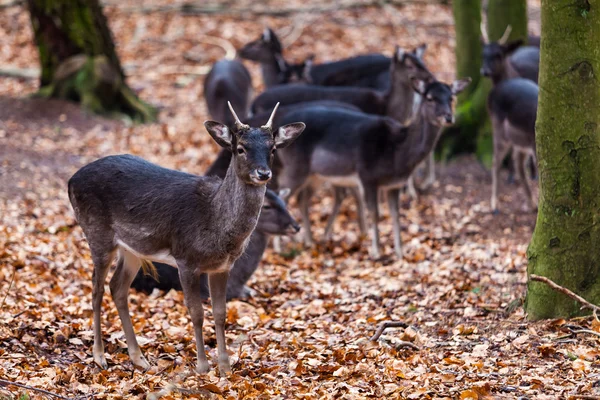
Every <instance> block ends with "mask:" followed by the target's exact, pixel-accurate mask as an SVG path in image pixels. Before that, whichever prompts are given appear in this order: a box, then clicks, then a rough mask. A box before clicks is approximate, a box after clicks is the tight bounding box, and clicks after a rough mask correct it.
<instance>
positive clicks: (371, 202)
mask: <svg viewBox="0 0 600 400" xmlns="http://www.w3.org/2000/svg"><path fill="white" fill-rule="evenodd" d="M363 190H364V192H363V193H364V197H365V203H366V205H367V210H368V211H369V216H370V217H371V231H372V237H371V257H372V258H374V259H378V258H380V257H381V252H380V246H379V227H378V226H377V222H378V221H379V204H378V189H377V187H376V186H369V187H364V189H363Z"/></svg>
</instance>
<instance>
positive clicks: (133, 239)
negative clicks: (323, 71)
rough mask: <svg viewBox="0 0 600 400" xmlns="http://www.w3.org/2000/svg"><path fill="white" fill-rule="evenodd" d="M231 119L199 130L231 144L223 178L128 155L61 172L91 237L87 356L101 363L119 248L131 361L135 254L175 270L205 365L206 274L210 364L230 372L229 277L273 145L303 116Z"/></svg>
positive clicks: (116, 292)
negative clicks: (253, 123)
mask: <svg viewBox="0 0 600 400" xmlns="http://www.w3.org/2000/svg"><path fill="white" fill-rule="evenodd" d="M230 109H231V113H232V115H233V116H234V120H235V125H234V127H228V126H226V125H224V124H222V123H220V122H214V121H207V122H205V123H204V126H205V127H206V130H207V131H208V132H209V134H210V135H211V136H212V138H213V139H214V140H215V141H216V142H217V143H218V144H219V145H220V146H221V147H223V148H226V149H228V150H229V151H231V152H233V157H232V160H231V165H230V166H229V168H228V170H227V174H226V176H225V178H224V179H223V180H221V179H219V178H214V177H201V176H196V175H191V174H187V173H183V172H179V171H174V170H170V169H166V168H162V167H159V166H157V165H154V164H151V163H149V162H147V161H145V160H143V159H141V158H139V157H135V156H131V155H120V156H110V157H105V158H102V159H99V160H97V161H94V162H92V163H90V164H88V165H86V166H84V167H83V168H81V169H80V170H79V171H77V172H76V173H75V175H73V177H71V179H70V180H69V185H68V186H69V199H70V200H71V204H72V206H73V210H74V211H75V216H76V218H77V221H78V222H79V224H80V226H81V228H82V229H83V232H84V233H85V236H86V238H87V241H88V243H89V245H90V250H91V254H92V260H93V263H94V273H93V276H92V281H93V289H92V306H93V312H94V348H93V354H94V361H95V362H96V363H97V364H98V365H99V366H100V367H102V368H107V362H106V358H105V356H104V345H103V342H102V329H101V325H100V323H101V318H100V317H101V305H102V296H103V294H104V281H105V280H106V276H107V274H108V270H109V267H110V265H111V263H112V261H113V259H114V257H115V256H116V255H117V254H118V262H117V269H116V271H115V273H114V275H113V277H112V279H111V280H110V289H111V294H112V297H113V300H114V301H115V305H116V307H117V310H118V312H119V317H120V318H121V322H122V325H123V331H124V332H125V337H126V340H127V348H128V351H129V357H130V358H131V361H132V362H133V364H134V365H136V366H138V367H141V368H143V369H147V368H148V367H149V364H148V361H146V359H145V358H144V356H143V354H142V351H141V349H140V347H139V345H138V343H137V340H136V337H135V332H134V330H133V325H132V323H131V317H130V316H129V307H128V294H129V287H130V285H131V282H132V281H133V279H134V277H135V275H136V273H137V272H138V270H139V269H140V267H141V264H142V260H150V261H158V262H163V263H166V264H169V265H172V266H175V267H177V268H178V269H179V276H180V279H181V284H182V287H183V293H184V297H185V302H186V305H187V307H188V309H189V311H190V316H191V319H192V323H193V325H194V332H195V337H196V346H197V352H198V365H197V368H196V370H197V371H198V372H199V373H205V372H207V371H208V370H209V364H208V360H207V358H206V353H205V349H204V337H203V334H202V325H203V323H204V310H203V306H202V298H201V288H200V279H198V278H199V276H200V275H201V274H208V280H209V286H210V291H211V294H212V304H213V316H214V320H215V334H216V338H217V347H218V360H219V361H218V364H219V371H220V373H221V375H222V376H224V375H226V374H228V373H229V372H230V371H231V367H230V364H229V355H228V354H227V344H226V340H225V318H226V304H225V303H226V290H227V278H228V276H229V271H230V270H231V267H232V265H233V263H234V262H235V261H236V260H237V259H238V257H239V256H240V255H241V254H242V253H243V252H244V249H245V248H246V246H247V244H248V239H249V237H250V235H251V233H252V232H253V231H254V228H255V227H256V223H257V220H258V216H259V213H260V211H261V208H262V205H263V201H264V197H265V191H266V185H267V183H268V182H269V180H270V179H271V163H272V159H273V153H274V151H275V149H276V148H283V147H285V146H287V145H289V144H290V143H291V142H293V141H294V139H296V137H298V135H300V133H301V132H302V131H303V130H304V127H305V125H304V124H303V123H293V124H289V125H285V126H281V127H280V128H279V129H277V130H274V129H273V125H272V123H273V117H274V114H275V111H276V108H275V110H273V114H272V115H271V118H270V119H269V121H268V122H267V124H266V125H264V126H261V127H260V128H251V127H250V126H248V125H245V124H243V123H242V122H240V120H239V118H237V116H236V115H235V112H234V111H233V108H231V107H230Z"/></svg>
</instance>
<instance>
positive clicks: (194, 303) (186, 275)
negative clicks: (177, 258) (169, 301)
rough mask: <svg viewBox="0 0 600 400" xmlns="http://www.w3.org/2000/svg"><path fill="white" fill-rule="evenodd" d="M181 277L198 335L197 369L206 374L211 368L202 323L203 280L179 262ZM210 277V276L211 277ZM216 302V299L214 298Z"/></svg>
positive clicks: (187, 304)
mask: <svg viewBox="0 0 600 400" xmlns="http://www.w3.org/2000/svg"><path fill="white" fill-rule="evenodd" d="M178 269H179V279H180V280H181V288H182V289H183V297H184V299H185V305H186V306H187V308H188V310H189V312H190V317H191V318H192V324H193V325H194V335H195V337H196V352H197V353H198V365H197V367H196V371H197V372H198V373H200V374H205V373H207V372H208V370H209V366H208V360H207V359H206V351H205V350H204V335H203V334H202V325H203V324H204V307H203V306H202V280H201V279H200V276H196V275H195V274H194V273H193V272H192V271H188V270H187V269H186V266H185V265H182V264H179V263H178ZM209 279H210V278H209ZM213 302H214V300H213Z"/></svg>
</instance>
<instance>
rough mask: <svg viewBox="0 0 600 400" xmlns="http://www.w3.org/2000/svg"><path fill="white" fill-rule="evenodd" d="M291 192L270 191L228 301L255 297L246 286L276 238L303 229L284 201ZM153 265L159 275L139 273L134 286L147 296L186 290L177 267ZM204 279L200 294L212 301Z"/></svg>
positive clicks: (233, 278) (233, 275)
mask: <svg viewBox="0 0 600 400" xmlns="http://www.w3.org/2000/svg"><path fill="white" fill-rule="evenodd" d="M289 193H290V190H289V189H281V190H279V191H278V192H275V191H273V190H270V189H267V191H266V193H265V201H264V203H263V206H262V210H261V212H260V216H259V217H258V222H257V224H256V229H255V230H254V232H252V235H250V239H249V241H248V246H247V247H246V250H245V251H244V254H242V255H241V256H240V258H238V259H237V260H236V261H235V263H234V264H233V267H232V268H231V272H230V273H229V278H228V280H227V296H226V299H227V301H229V300H231V299H235V298H240V299H246V298H248V297H251V296H252V295H253V294H254V290H252V289H251V288H249V287H248V286H246V283H247V282H248V280H249V279H250V278H251V277H252V275H253V274H254V272H255V271H256V270H257V269H258V266H259V264H260V261H261V259H262V256H263V254H264V252H265V249H266V247H267V243H268V240H269V238H270V237H271V236H272V235H290V234H295V233H297V232H298V231H299V230H300V226H299V225H298V223H297V222H296V220H295V219H294V218H293V217H292V216H291V215H290V213H289V212H288V210H287V208H286V205H285V202H284V200H285V198H286V197H287V196H288V195H289ZM153 264H154V267H155V269H156V273H155V274H144V273H142V271H139V272H138V274H137V276H136V277H135V279H134V280H133V282H132V284H131V287H132V288H134V289H136V290H138V291H141V292H145V293H151V292H152V291H153V290H154V289H155V288H157V289H160V290H164V291H168V290H171V289H174V290H178V291H181V290H183V289H182V287H181V281H180V279H179V274H178V271H177V269H176V268H173V267H172V266H170V265H168V264H163V263H158V262H157V263H153ZM200 279H201V280H202V286H201V290H200V295H201V297H202V299H203V300H204V299H208V298H209V297H210V294H209V288H208V280H207V276H206V275H205V274H203V275H201V278H200Z"/></svg>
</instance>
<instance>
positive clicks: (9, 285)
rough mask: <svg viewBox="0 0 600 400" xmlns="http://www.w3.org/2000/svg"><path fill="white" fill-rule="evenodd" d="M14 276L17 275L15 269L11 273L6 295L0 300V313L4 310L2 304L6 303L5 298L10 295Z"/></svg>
mask: <svg viewBox="0 0 600 400" xmlns="http://www.w3.org/2000/svg"><path fill="white" fill-rule="evenodd" d="M15 275H17V268H16V267H14V268H13V273H12V277H11V278H10V283H9V284H8V289H6V293H5V294H4V298H3V299H2V303H0V311H2V308H4V302H5V301H6V298H7V297H8V294H9V293H10V289H12V285H13V283H14V281H15Z"/></svg>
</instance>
